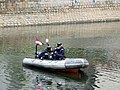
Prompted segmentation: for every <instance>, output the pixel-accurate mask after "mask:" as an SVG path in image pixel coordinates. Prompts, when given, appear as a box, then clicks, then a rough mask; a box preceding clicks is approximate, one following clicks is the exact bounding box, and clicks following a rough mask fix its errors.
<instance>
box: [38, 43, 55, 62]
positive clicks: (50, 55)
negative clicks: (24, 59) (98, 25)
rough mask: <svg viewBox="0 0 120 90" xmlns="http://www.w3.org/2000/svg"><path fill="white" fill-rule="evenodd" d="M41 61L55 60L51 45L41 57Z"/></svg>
mask: <svg viewBox="0 0 120 90" xmlns="http://www.w3.org/2000/svg"><path fill="white" fill-rule="evenodd" d="M39 59H46V60H53V59H54V55H53V50H52V47H51V46H50V45H48V46H47V48H46V49H45V50H44V51H43V52H42V53H41V54H40V55H39Z"/></svg>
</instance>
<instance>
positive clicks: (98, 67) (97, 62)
mask: <svg viewBox="0 0 120 90" xmlns="http://www.w3.org/2000/svg"><path fill="white" fill-rule="evenodd" d="M36 37H38V38H39V39H40V40H41V41H42V42H44V41H45V39H46V38H49V40H50V44H51V45H52V46H53V47H54V46H55V44H56V43H57V42H58V41H59V42H62V43H63V44H64V47H65V48H66V56H67V57H83V58H86V59H87V60H89V62H90V66H89V67H88V68H86V69H83V70H82V71H81V72H79V73H76V74H68V73H58V72H52V71H48V70H40V69H37V68H32V67H30V68H27V67H23V66H22V60H23V58H24V57H26V56H34V52H35V38H36ZM119 46H120V22H114V23H97V24H96V23H94V24H71V25H56V26H54V25H51V26H26V27H4V28H0V85H1V86H0V90H35V88H36V85H37V82H39V83H41V85H42V88H43V90H113V89H115V90H119V87H120V47H119ZM44 47H45V46H41V47H39V50H43V49H44Z"/></svg>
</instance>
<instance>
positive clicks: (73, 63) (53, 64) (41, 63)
mask: <svg viewBox="0 0 120 90" xmlns="http://www.w3.org/2000/svg"><path fill="white" fill-rule="evenodd" d="M23 65H28V66H34V67H39V68H44V69H54V70H63V71H76V70H80V68H86V67H87V66H88V65H89V62H88V61H87V60H86V59H84V58H66V59H65V60H41V59H35V58H30V57H26V58H24V59H23Z"/></svg>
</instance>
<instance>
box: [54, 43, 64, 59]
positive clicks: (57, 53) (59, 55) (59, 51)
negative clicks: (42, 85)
mask: <svg viewBox="0 0 120 90" xmlns="http://www.w3.org/2000/svg"><path fill="white" fill-rule="evenodd" d="M54 59H55V60H63V59H65V49H64V47H63V45H62V43H57V45H56V48H55V49H54Z"/></svg>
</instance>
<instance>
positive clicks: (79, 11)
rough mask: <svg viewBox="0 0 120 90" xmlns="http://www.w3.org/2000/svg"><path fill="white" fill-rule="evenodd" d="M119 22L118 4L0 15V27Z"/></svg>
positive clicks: (119, 11) (119, 10) (119, 8)
mask: <svg viewBox="0 0 120 90" xmlns="http://www.w3.org/2000/svg"><path fill="white" fill-rule="evenodd" d="M112 21H120V4H119V3H116V4H108V5H102V4H100V5H97V4H96V5H81V6H79V7H78V6H74V7H73V6H69V7H64V8H57V9H56V8H52V9H51V8H50V9H48V8H47V9H43V10H41V11H40V12H31V13H30V12H28V13H24V12H19V13H5V14H0V26H1V27H5V26H26V25H49V24H67V23H94V22H112Z"/></svg>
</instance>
